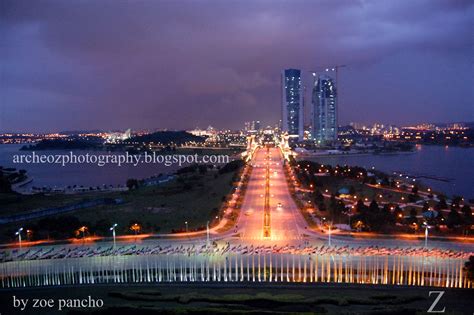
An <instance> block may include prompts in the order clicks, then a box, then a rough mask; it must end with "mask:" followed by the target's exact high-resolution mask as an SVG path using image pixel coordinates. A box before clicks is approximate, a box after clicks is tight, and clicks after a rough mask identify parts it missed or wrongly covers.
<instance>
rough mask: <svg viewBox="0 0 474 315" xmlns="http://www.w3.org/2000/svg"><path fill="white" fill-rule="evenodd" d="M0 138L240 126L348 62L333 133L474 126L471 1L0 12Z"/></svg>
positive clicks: (59, 4) (24, 6)
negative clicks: (352, 126)
mask: <svg viewBox="0 0 474 315" xmlns="http://www.w3.org/2000/svg"><path fill="white" fill-rule="evenodd" d="M0 6H1V7H0V23H1V24H0V65H1V68H0V71H1V73H0V74H1V76H0V131H38V132H42V131H60V130H79V129H103V130H113V129H126V128H129V127H131V128H132V129H142V128H170V129H183V128H193V127H196V126H199V127H201V128H205V127H207V126H208V125H213V126H215V127H217V128H242V127H243V122H244V121H247V120H253V119H255V120H257V119H259V120H261V121H262V122H263V123H264V124H275V123H276V122H277V121H278V119H280V106H281V105H280V97H281V96H280V71H281V69H283V68H289V67H293V68H300V69H303V70H305V77H304V79H306V82H305V85H306V86H307V87H308V90H307V93H306V95H307V96H306V105H307V108H308V109H309V105H310V97H309V90H310V87H311V82H310V75H309V73H308V72H307V71H309V70H312V69H315V68H320V67H322V66H323V67H324V66H326V65H332V64H346V65H348V66H347V67H346V68H344V69H342V70H341V72H340V82H339V93H340V94H339V106H340V107H339V114H340V124H345V123H349V122H350V121H357V122H364V123H371V122H375V121H378V122H384V123H395V124H401V125H403V124H412V123H417V122H422V121H430V122H452V121H474V104H473V103H474V102H473V101H474V93H473V88H472V87H473V86H474V76H473V68H472V65H473V63H472V62H473V56H474V48H473V47H474V45H473V41H474V40H473V31H474V26H473V20H474V2H473V1H468V0H466V1H457V0H452V1H448V0H445V1H437V0H426V1H421V0H414V1H411V0H393V1H389V0H387V1H378V0H374V1H362V0H361V1H355V0H353V1H273V0H272V1H254V0H252V1H250V0H240V1H200V0H195V1H171V0H170V1H158V0H156V1H120V0H117V1H105V0H99V1H85V0H82V1H19V0H12V1H9V0H1V4H0Z"/></svg>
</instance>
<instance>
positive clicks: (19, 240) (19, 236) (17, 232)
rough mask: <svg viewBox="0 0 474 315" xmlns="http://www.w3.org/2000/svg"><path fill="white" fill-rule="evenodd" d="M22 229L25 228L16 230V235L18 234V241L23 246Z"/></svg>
mask: <svg viewBox="0 0 474 315" xmlns="http://www.w3.org/2000/svg"><path fill="white" fill-rule="evenodd" d="M21 231H23V228H19V229H18V231H16V233H15V235H18V243H19V244H20V248H21Z"/></svg>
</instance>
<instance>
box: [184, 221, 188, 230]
mask: <svg viewBox="0 0 474 315" xmlns="http://www.w3.org/2000/svg"><path fill="white" fill-rule="evenodd" d="M184 224H185V225H186V233H188V221H185V222H184Z"/></svg>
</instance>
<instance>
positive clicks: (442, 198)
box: [437, 196, 448, 210]
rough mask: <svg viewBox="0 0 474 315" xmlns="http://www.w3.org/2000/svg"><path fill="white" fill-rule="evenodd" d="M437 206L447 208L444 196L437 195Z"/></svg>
mask: <svg viewBox="0 0 474 315" xmlns="http://www.w3.org/2000/svg"><path fill="white" fill-rule="evenodd" d="M437 207H438V208H439V209H440V210H441V209H448V204H447V203H446V198H444V196H440V197H439V202H438V204H437Z"/></svg>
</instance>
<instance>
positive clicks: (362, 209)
mask: <svg viewBox="0 0 474 315" xmlns="http://www.w3.org/2000/svg"><path fill="white" fill-rule="evenodd" d="M367 210H369V208H368V207H367V206H366V205H365V204H364V202H363V201H362V199H359V200H357V205H356V211H357V212H358V213H364V212H367Z"/></svg>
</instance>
